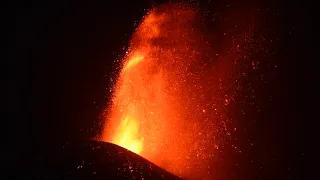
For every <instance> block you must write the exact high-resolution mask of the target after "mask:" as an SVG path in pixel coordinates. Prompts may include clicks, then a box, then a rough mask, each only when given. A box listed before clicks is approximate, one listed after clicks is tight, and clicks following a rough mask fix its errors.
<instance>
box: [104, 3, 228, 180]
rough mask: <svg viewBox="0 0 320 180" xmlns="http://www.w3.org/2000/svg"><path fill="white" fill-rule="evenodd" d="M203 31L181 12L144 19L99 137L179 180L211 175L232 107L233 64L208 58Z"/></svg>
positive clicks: (161, 11)
mask: <svg viewBox="0 0 320 180" xmlns="http://www.w3.org/2000/svg"><path fill="white" fill-rule="evenodd" d="M200 29H201V28H199V23H198V21H197V14H196V12H195V11H194V10H193V9H192V8H189V7H186V6H181V5H172V4H169V5H164V6H161V7H158V8H155V9H153V10H151V11H150V12H149V13H148V14H147V15H146V16H145V18H144V19H143V21H142V23H141V24H140V26H139V27H138V28H137V29H136V32H135V33H134V35H133V37H132V40H131V42H130V46H129V50H128V52H127V55H126V57H125V58H124V61H123V66H122V70H121V72H120V74H119V77H118V81H117V84H116V85H115V87H114V96H113V99H112V107H110V109H109V110H108V112H109V114H108V116H107V117H106V119H107V120H106V125H105V128H104V132H103V137H102V140H103V141H108V142H112V143H114V144H117V145H120V146H122V147H124V148H127V149H129V150H131V151H133V152H135V153H137V154H139V155H141V156H143V157H145V158H147V159H148V160H150V161H152V162H154V163H155V164H157V165H159V166H160V167H162V168H165V169H166V170H168V171H170V172H172V173H174V174H176V175H179V176H182V177H191V175H192V177H195V178H203V177H206V176H210V174H208V169H210V168H211V167H210V166H211V165H212V162H213V160H214V157H215V155H216V151H217V150H218V149H219V146H218V145H219V138H220V136H221V135H220V134H222V130H224V129H225V127H224V126H222V125H221V124H223V123H222V122H225V120H226V116H225V109H226V102H228V103H230V102H231V101H232V97H231V96H228V94H227V93H226V90H227V89H228V88H227V86H228V77H226V76H225V73H226V72H227V73H228V72H230V69H232V68H229V67H228V66H227V65H226V64H230V62H231V60H229V59H230V58H223V61H221V59H220V56H219V57H218V56H216V55H215V54H214V55H213V54H212V52H213V51H212V49H210V48H211V47H212V46H211V45H210V44H209V43H208V41H207V39H206V38H205V37H204V36H202V33H201V32H200ZM223 53H224V52H221V57H225V56H226V55H225V56H223ZM225 53H228V56H229V57H231V59H232V57H233V56H234V54H233V53H232V52H225ZM212 57H213V58H212ZM220 61H221V62H222V63H219V62H220ZM218 69H219V70H218ZM230 86H231V85H230ZM221 129H222V130H221ZM220 139H221V138H220ZM195 174H196V175H195Z"/></svg>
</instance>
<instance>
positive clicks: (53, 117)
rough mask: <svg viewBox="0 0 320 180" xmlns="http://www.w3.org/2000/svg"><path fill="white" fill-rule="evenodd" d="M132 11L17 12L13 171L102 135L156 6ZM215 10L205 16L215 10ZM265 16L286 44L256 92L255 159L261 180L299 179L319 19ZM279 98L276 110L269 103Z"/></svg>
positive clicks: (71, 6)
mask: <svg viewBox="0 0 320 180" xmlns="http://www.w3.org/2000/svg"><path fill="white" fill-rule="evenodd" d="M128 2H129V1H128ZM130 2H131V3H127V2H126V3H125V1H112V2H111V1H110V2H109V1H103V2H99V3H93V2H91V1H66V2H62V3H59V2H57V1H52V2H51V3H50V2H48V1H39V2H33V3H31V2H28V3H27V2H26V3H19V4H16V5H15V7H14V10H13V11H11V12H10V15H9V16H10V17H13V19H14V20H13V28H14V31H13V32H14V33H13V36H8V45H9V46H8V47H9V48H8V57H9V60H8V65H9V71H8V77H9V78H8V95H7V99H8V100H7V101H8V105H7V106H8V111H9V119H8V123H7V128H6V136H7V138H8V139H9V141H8V145H7V146H6V147H7V148H6V149H4V151H6V152H7V153H6V154H8V155H7V156H6V158H7V160H8V163H9V164H10V162H13V160H19V158H20V157H24V158H27V159H28V158H31V157H33V155H36V154H37V153H39V152H42V151H46V149H48V148H50V146H54V144H55V143H60V142H63V141H66V140H72V139H88V138H92V137H94V136H95V135H97V133H98V132H99V130H100V129H99V128H100V127H101V125H100V124H99V123H100V122H101V120H100V119H99V116H100V114H101V112H102V111H103V110H104V107H105V106H106V102H107V100H108V98H109V97H108V96H109V94H108V91H109V89H108V88H110V77H111V76H112V74H113V73H114V72H115V69H116V64H115V63H113V62H114V60H115V59H118V58H119V56H120V55H121V54H123V53H124V51H125V50H124V48H123V47H124V46H127V43H128V40H129V39H130V36H131V34H132V33H133V31H134V28H135V27H134V26H133V25H134V23H135V22H139V20H140V19H141V17H142V16H143V15H144V14H145V12H146V11H145V10H144V9H148V8H150V7H151V4H152V3H151V2H150V1H139V3H137V2H138V1H137V2H134V1H130ZM209 2H210V3H209ZM209 2H203V3H202V4H201V6H203V7H207V8H208V7H210V6H214V2H211V1H209ZM208 4H209V5H208ZM220 5H221V4H220ZM239 6H240V5H239ZM242 6H244V5H243V4H242ZM257 7H260V8H261V14H260V16H259V17H261V18H260V21H261V24H263V25H262V26H261V27H260V28H262V29H263V28H264V33H265V34H266V36H270V37H271V36H277V37H280V41H279V42H278V43H274V44H272V45H269V46H270V47H268V48H270V49H277V52H278V53H277V54H276V55H275V56H273V57H272V58H271V61H272V62H274V64H276V65H277V66H278V69H277V70H276V71H275V72H266V74H267V75H266V76H267V77H269V84H268V86H263V87H260V86H259V83H257V84H256V87H257V91H258V94H259V97H260V100H259V101H260V102H259V103H260V105H261V106H260V107H261V111H262V113H261V114H259V115H256V118H260V120H259V122H258V123H256V124H255V125H254V127H252V129H253V131H252V133H253V134H252V136H253V137H254V138H253V139H254V140H253V141H254V143H255V144H257V146H256V149H255V150H251V151H250V152H253V153H255V154H258V155H255V156H254V158H256V159H254V160H255V161H256V162H258V163H256V164H255V165H254V166H255V167H253V170H254V174H257V175H256V176H255V177H262V176H263V177H266V179H272V178H273V177H281V178H284V179H287V178H288V179H291V178H294V177H295V178H299V177H300V175H301V174H302V173H303V167H302V166H303V162H304V156H305V155H304V153H305V150H304V131H305V130H304V127H305V122H304V121H303V116H304V113H305V110H306V108H307V107H305V106H304V104H306V103H308V102H306V100H305V98H304V94H306V92H307V90H306V89H305V87H307V81H306V80H305V79H306V73H305V72H306V70H305V68H306V65H305V64H306V63H307V61H308V59H312V58H311V53H309V50H310V49H311V46H312V40H311V39H312V29H311V23H312V18H311V17H310V13H309V11H308V5H306V4H303V3H292V2H290V3H284V2H281V3H280V2H278V3H277V4H262V3H260V4H257ZM277 13H279V14H280V15H279V16H274V14H277ZM268 30H270V33H269V34H268ZM270 37H269V38H270ZM270 39H271V38H270ZM268 70H269V69H268V68H265V71H268ZM262 71H263V68H262ZM252 76H254V75H252ZM253 79H254V78H253ZM270 96H272V98H273V99H274V100H273V101H269V100H268V98H270ZM240 126H245V124H241V125H240ZM270 129H272V131H270ZM243 137H246V135H245V134H244V135H243ZM26 154H28V155H26ZM18 155H21V156H18ZM260 155H261V156H260ZM248 156H249V155H248ZM273 158H274V159H276V160H274V159H273ZM247 160H248V159H246V156H245V155H243V156H241V157H239V158H238V162H239V163H240V164H241V162H246V161H247ZM261 166H262V167H263V168H261ZM266 167H267V168H266ZM272 167H274V168H272ZM238 171H245V169H241V170H238ZM240 174H241V173H240ZM242 174H243V176H244V177H246V175H245V174H246V173H242ZM266 174H269V175H266Z"/></svg>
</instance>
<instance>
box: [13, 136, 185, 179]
mask: <svg viewBox="0 0 320 180" xmlns="http://www.w3.org/2000/svg"><path fill="white" fill-rule="evenodd" d="M25 170H27V172H26V173H25V174H19V173H17V174H11V177H12V178H16V177H24V178H26V177H30V176H31V177H30V178H32V179H77V180H79V179H152V180H157V179H179V178H178V177H176V176H174V175H172V174H170V173H168V172H167V171H165V170H163V169H161V168H160V167H158V166H156V165H155V164H153V163H151V162H150V161H148V160H146V159H144V158H142V157H141V156H139V155H137V154H134V153H132V152H131V151H128V150H126V149H124V148H122V147H119V146H117V145H114V144H111V143H105V142H98V141H83V142H72V143H68V144H65V145H63V146H61V147H59V148H58V149H57V150H55V151H54V153H53V154H47V155H43V156H41V157H40V158H39V159H35V163H30V162H29V163H28V164H26V166H25V167H23V171H25ZM19 172H20V171H19Z"/></svg>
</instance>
